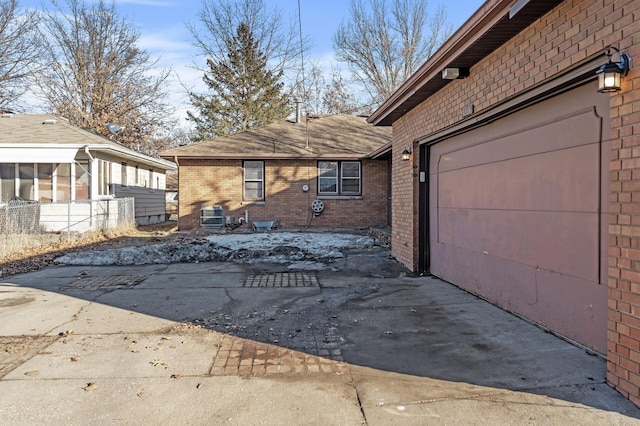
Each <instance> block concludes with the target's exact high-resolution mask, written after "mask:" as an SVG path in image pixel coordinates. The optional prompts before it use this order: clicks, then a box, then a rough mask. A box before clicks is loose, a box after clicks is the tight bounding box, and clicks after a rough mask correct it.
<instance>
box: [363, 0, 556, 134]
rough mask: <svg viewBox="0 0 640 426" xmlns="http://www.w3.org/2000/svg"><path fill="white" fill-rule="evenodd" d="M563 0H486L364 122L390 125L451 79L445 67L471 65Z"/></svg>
mask: <svg viewBox="0 0 640 426" xmlns="http://www.w3.org/2000/svg"><path fill="white" fill-rule="evenodd" d="M562 1H563V0H536V1H532V0H488V1H487V2H485V3H484V4H483V5H482V6H481V7H480V8H479V9H478V10H477V11H476V12H475V13H474V14H473V15H472V16H471V17H470V18H469V19H468V20H467V21H466V22H465V23H464V24H463V25H462V27H460V28H459V29H458V30H457V31H456V32H455V33H454V34H453V35H452V36H451V37H450V38H449V39H448V40H447V41H446V42H445V43H444V44H443V45H442V46H441V47H440V48H439V49H438V50H437V51H436V52H435V53H434V54H433V55H432V56H431V57H430V58H429V59H428V60H427V61H426V62H425V63H424V64H423V65H422V66H421V67H420V68H419V69H418V71H416V72H415V73H414V74H413V75H412V76H411V77H409V79H407V81H405V82H404V83H403V84H402V85H401V86H400V87H399V88H398V89H397V90H396V91H395V92H394V93H393V94H392V95H391V96H390V97H389V99H387V100H386V101H385V102H384V103H383V104H382V105H381V106H380V107H379V108H378V109H377V110H376V111H374V113H373V114H371V116H370V117H369V118H368V119H367V121H368V122H369V123H372V124H374V125H377V126H390V125H392V124H393V122H394V121H395V120H397V119H398V118H400V117H402V116H403V115H404V114H406V113H407V112H409V111H410V110H411V109H413V108H414V107H415V106H417V105H418V104H419V103H421V102H423V101H424V100H426V99H428V98H429V97H430V96H431V95H433V94H434V93H436V92H437V91H439V90H440V89H442V88H443V87H444V86H446V85H447V84H449V83H451V82H452V81H453V80H443V79H442V78H441V75H440V74H441V72H442V70H443V69H444V68H446V67H466V68H471V67H472V66H473V65H475V64H476V63H478V62H479V61H480V60H482V59H484V58H485V57H486V56H488V55H489V54H490V53H491V52H493V51H494V50H495V49H496V48H498V47H499V46H500V45H502V44H504V43H505V42H506V41H508V40H509V39H510V38H511V37H513V36H514V35H515V34H517V32H519V31H522V30H523V29H525V28H526V27H527V26H528V25H530V24H531V23H532V22H533V21H534V20H535V19H537V18H538V17H539V16H542V14H544V13H546V12H548V11H549V10H551V9H552V8H553V7H555V6H556V5H557V4H559V3H561V2H562ZM478 52H482V53H481V55H480V56H479V55H478Z"/></svg>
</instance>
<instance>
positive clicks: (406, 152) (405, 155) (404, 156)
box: [402, 146, 411, 161]
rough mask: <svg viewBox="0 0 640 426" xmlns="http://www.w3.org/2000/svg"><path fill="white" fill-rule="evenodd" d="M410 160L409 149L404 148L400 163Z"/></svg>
mask: <svg viewBox="0 0 640 426" xmlns="http://www.w3.org/2000/svg"><path fill="white" fill-rule="evenodd" d="M410 159H411V147H409V146H408V147H406V148H405V149H404V151H402V161H409V160H410Z"/></svg>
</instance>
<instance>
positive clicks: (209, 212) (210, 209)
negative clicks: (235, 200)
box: [200, 206, 224, 229]
mask: <svg viewBox="0 0 640 426" xmlns="http://www.w3.org/2000/svg"><path fill="white" fill-rule="evenodd" d="M223 214H224V211H223V210H222V207H220V206H205V207H202V208H201V209H200V226H202V227H204V228H208V229H218V228H222V227H224V215H223Z"/></svg>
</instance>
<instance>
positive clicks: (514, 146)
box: [430, 107, 602, 173]
mask: <svg viewBox="0 0 640 426" xmlns="http://www.w3.org/2000/svg"><path fill="white" fill-rule="evenodd" d="M601 125H602V118H601V117H599V116H598V115H597V113H596V112H595V110H594V108H593V107H588V108H581V109H578V110H576V111H574V112H572V113H570V114H566V115H563V116H562V117H557V118H556V117H553V118H551V119H548V118H547V117H541V119H540V121H538V122H533V123H529V126H528V127H526V128H522V129H518V130H513V129H511V130H506V129H504V126H503V125H502V123H494V124H490V125H488V126H487V128H486V129H482V131H481V136H480V137H478V136H476V137H473V136H471V137H458V138H454V139H453V140H451V141H449V142H448V143H447V144H445V145H436V146H434V152H435V154H436V155H435V156H432V159H433V160H434V163H432V164H431V168H430V170H431V172H435V171H437V172H438V173H443V172H447V171H450V170H458V169H463V168H466V167H472V166H476V165H479V164H491V163H496V162H500V161H504V160H511V159H513V158H519V157H527V156H530V155H535V154H538V153H542V152H550V151H558V150H561V149H567V148H573V147H579V146H583V145H585V144H591V143H596V144H597V143H599V141H600V128H601ZM505 131H508V133H507V134H500V132H505ZM485 138H486V139H485ZM479 139H480V140H479ZM523 141H528V142H530V141H535V143H522V142H523Z"/></svg>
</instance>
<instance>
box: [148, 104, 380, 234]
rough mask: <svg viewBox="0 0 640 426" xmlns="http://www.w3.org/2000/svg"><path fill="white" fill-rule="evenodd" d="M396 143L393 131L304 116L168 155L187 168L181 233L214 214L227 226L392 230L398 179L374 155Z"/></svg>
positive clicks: (182, 178)
mask: <svg viewBox="0 0 640 426" xmlns="http://www.w3.org/2000/svg"><path fill="white" fill-rule="evenodd" d="M390 141H391V129H390V128H380V127H374V126H372V125H370V124H368V123H367V122H366V119H365V118H363V117H357V116H354V115H346V114H343V115H333V116H321V117H316V118H307V119H305V122H301V120H300V116H299V115H298V118H297V119H296V120H295V122H290V121H284V122H281V123H276V124H272V125H268V126H264V127H260V128H256V129H253V130H249V131H245V132H242V133H239V134H235V135H232V136H226V137H220V138H216V139H212V140H208V141H204V142H201V143H197V144H193V145H187V146H184V147H180V148H176V149H172V150H170V151H166V152H163V153H161V154H160V155H161V157H163V158H166V159H171V160H173V161H175V162H176V163H177V164H178V165H179V194H180V201H179V214H178V227H179V228H180V229H193V228H196V227H199V226H200V216H201V212H202V209H203V208H205V209H207V208H212V207H214V206H217V207H220V208H222V214H223V216H224V221H225V223H226V222H230V223H240V222H243V221H245V220H247V219H248V221H249V223H251V224H255V223H256V222H259V221H273V225H274V226H280V227H283V228H302V227H326V228H369V227H384V226H387V224H388V218H389V211H388V208H389V206H388V198H389V193H390V189H389V178H388V177H389V175H390V171H389V169H388V167H389V162H388V161H387V159H386V158H387V157H388V155H387V157H385V153H384V152H383V153H379V154H378V155H377V156H375V158H373V157H374V156H370V155H368V154H369V153H371V152H372V151H374V150H376V149H379V148H380V147H382V146H384V145H385V144H388V143H390ZM314 201H315V203H314ZM312 204H313V205H314V206H315V207H317V208H318V209H319V208H321V207H324V209H323V211H322V212H321V213H319V214H317V213H314V212H313V211H312Z"/></svg>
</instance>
